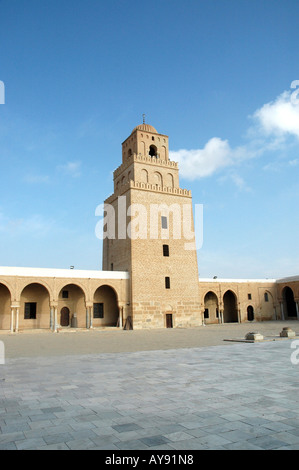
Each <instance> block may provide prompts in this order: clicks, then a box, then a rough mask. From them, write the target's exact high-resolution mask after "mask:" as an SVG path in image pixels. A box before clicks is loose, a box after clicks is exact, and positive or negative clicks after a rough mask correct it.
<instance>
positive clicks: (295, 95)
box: [291, 80, 299, 105]
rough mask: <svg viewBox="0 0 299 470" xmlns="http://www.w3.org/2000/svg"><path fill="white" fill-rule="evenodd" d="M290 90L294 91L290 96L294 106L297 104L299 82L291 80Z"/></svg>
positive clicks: (298, 100)
mask: <svg viewBox="0 0 299 470" xmlns="http://www.w3.org/2000/svg"><path fill="white" fill-rule="evenodd" d="M291 88H292V89H294V88H295V91H293V93H292V94H291V102H292V104H294V105H297V104H299V80H293V81H292V83H291Z"/></svg>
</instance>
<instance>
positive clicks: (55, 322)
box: [53, 307, 57, 333]
mask: <svg viewBox="0 0 299 470" xmlns="http://www.w3.org/2000/svg"><path fill="white" fill-rule="evenodd" d="M53 331H54V333H57V307H54V330H53Z"/></svg>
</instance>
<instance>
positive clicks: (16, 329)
mask: <svg viewBox="0 0 299 470" xmlns="http://www.w3.org/2000/svg"><path fill="white" fill-rule="evenodd" d="M19 314H20V309H19V307H17V308H16V328H15V332H16V333H18V331H19Z"/></svg>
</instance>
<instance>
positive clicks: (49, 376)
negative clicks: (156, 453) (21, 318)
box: [0, 323, 299, 451]
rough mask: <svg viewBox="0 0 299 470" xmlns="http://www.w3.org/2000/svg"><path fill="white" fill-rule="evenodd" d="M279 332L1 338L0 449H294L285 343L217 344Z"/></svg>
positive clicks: (298, 440)
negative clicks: (3, 361) (3, 350)
mask: <svg viewBox="0 0 299 470" xmlns="http://www.w3.org/2000/svg"><path fill="white" fill-rule="evenodd" d="M295 325H297V323H295ZM282 326H289V325H286V324H285V323H284V324H279V323H271V324H270V323H268V324H261V325H258V324H255V325H248V324H247V325H232V326H227V327H225V328H223V329H221V325H219V326H211V327H206V328H203V327H202V328H199V329H198V330H197V329H195V330H193V331H191V330H182V332H179V331H175V330H173V331H170V332H169V331H166V330H163V331H162V330H161V331H159V330H157V331H156V332H155V331H151V332H150V333H149V332H137V331H136V332H123V331H121V332H117V331H116V332H108V335H106V336H105V334H106V332H85V333H80V332H78V333H69V334H68V333H66V334H60V335H59V334H58V335H53V334H51V333H32V334H31V333H29V332H28V333H23V334H22V333H21V334H20V335H19V336H17V335H14V336H11V335H1V337H0V339H1V340H2V341H4V343H5V348H6V364H5V365H1V366H0V403H1V408H0V426H1V434H0V449H1V450H3V449H20V450H21V449H33V450H36V449H45V450H48V449H53V450H54V449H61V450H63V449H65V450H67V449H104V450H115V451H120V450H142V449H146V450H151V451H153V450H196V449H199V450H200V449H253V450H254V449H290V450H291V449H299V394H298V382H299V365H293V364H292V362H291V354H292V353H293V352H294V349H291V344H292V340H289V339H286V340H279V339H278V340H277V341H273V340H272V341H267V342H262V343H253V344H250V343H238V342H236V343H233V342H224V341H223V339H224V337H225V336H226V337H227V339H228V338H229V337H231V338H232V337H234V338H237V337H244V331H245V332H249V331H255V330H259V331H261V330H263V329H264V330H263V332H268V333H271V334H272V333H273V332H274V331H275V332H276V334H278V335H279V332H280V331H281V329H282ZM291 327H292V328H293V329H296V328H295V327H293V326H292V325H291ZM155 334H156V336H155ZM264 334H265V333H264ZM80 335H81V336H80ZM126 335H127V336H126ZM172 335H173V336H172ZM180 335H181V336H180ZM196 335H197V336H196ZM202 335H204V336H202ZM203 337H205V338H206V339H205V341H204V340H203V339H202V341H201V340H200V338H203ZM208 337H210V344H209V341H208V339H207V338H208ZM80 338H81V339H80ZM107 338H108V339H107ZM109 338H110V339H109ZM113 338H114V340H113ZM115 338H116V339H115ZM144 338H152V342H151V341H150V340H148V343H146V340H145V339H144ZM154 338H158V339H159V341H160V348H158V346H157V345H156V343H155V341H156V339H155V340H154ZM175 338H176V343H175V344H177V347H173V342H174V339H175ZM188 338H189V343H190V346H188ZM196 338H197V344H198V346H197V347H195V346H194V343H195V339H196ZM142 339H143V340H142ZM105 341H107V344H108V343H110V344H113V341H115V342H116V343H118V344H119V351H114V350H113V352H110V350H109V348H108V347H106V348H105V347H104V346H102V349H103V350H106V351H107V350H108V352H104V351H101V347H100V346H98V349H97V348H96V347H95V346H93V344H94V345H95V344H98V345H99V344H102V343H104V344H105ZM77 343H78V344H81V349H80V347H79V346H78V347H77ZM129 343H130V344H131V349H130V348H129V347H128V346H127V345H128V344H129ZM141 343H142V344H143V347H141ZM214 343H216V344H215V345H214ZM84 344H85V345H86V347H85V346H84ZM88 344H89V346H87V345H88ZM42 345H43V347H42ZM63 345H64V346H63ZM150 345H151V347H150ZM26 347H28V349H26ZM63 347H64V348H66V349H63ZM90 348H93V350H95V352H94V353H90ZM128 349H129V350H128ZM142 349H143V350H142ZM144 349H146V350H144ZM298 357H299V354H298Z"/></svg>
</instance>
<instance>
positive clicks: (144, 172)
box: [140, 169, 148, 183]
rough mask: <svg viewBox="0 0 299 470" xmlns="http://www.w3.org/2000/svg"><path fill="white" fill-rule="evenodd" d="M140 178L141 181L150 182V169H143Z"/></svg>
mask: <svg viewBox="0 0 299 470" xmlns="http://www.w3.org/2000/svg"><path fill="white" fill-rule="evenodd" d="M140 180H141V183H148V171H147V170H145V169H142V170H141V173H140Z"/></svg>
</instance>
